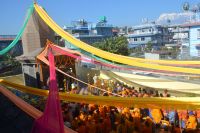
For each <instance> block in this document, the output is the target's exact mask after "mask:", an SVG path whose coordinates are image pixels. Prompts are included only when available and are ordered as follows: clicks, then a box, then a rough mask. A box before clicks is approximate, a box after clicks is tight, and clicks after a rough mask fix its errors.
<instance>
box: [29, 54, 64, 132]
mask: <svg viewBox="0 0 200 133" xmlns="http://www.w3.org/2000/svg"><path fill="white" fill-rule="evenodd" d="M48 59H49V71H50V84H49V88H50V90H49V95H48V99H47V103H46V106H45V110H44V113H43V115H42V116H41V117H40V118H39V119H37V120H36V121H35V123H34V126H33V130H32V133H64V122H63V117H62V112H61V106H60V99H59V95H58V87H57V81H56V70H55V65H54V55H53V54H52V51H51V50H49V55H48Z"/></svg>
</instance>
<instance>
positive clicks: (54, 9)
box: [0, 0, 200, 34]
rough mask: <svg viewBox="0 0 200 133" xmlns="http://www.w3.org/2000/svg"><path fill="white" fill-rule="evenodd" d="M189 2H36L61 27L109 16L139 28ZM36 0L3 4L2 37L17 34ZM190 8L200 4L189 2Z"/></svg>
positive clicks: (6, 0) (0, 8)
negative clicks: (145, 22) (139, 25)
mask: <svg viewBox="0 0 200 133" xmlns="http://www.w3.org/2000/svg"><path fill="white" fill-rule="evenodd" d="M185 1H186V0H37V2H38V3H39V4H40V5H41V6H43V7H44V8H45V9H46V11H47V12H48V14H49V15H50V16H51V17H52V18H53V19H54V20H55V21H56V22H57V23H58V24H59V25H60V26H63V25H66V24H69V23H70V22H71V21H72V20H78V19H80V18H84V19H86V20H88V21H89V22H97V20H98V18H99V17H100V16H107V19H108V22H109V23H110V24H113V25H114V26H125V25H128V26H131V25H135V24H139V23H140V22H141V20H142V18H148V19H149V20H155V19H157V18H158V17H159V15H160V14H161V13H171V12H182V8H181V6H182V4H183V3H184V2H185ZM32 2H33V0H1V4H0V34H17V33H18V31H19V30H20V28H21V26H22V24H23V21H24V18H25V14H26V11H27V9H28V7H29V6H30V5H31V3H32ZM187 2H189V3H190V4H191V5H192V4H195V3H198V2H200V1H199V0H187Z"/></svg>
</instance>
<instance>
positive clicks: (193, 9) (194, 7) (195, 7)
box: [192, 5, 199, 13]
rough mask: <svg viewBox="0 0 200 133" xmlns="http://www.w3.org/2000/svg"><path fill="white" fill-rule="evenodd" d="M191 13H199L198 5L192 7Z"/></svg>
mask: <svg viewBox="0 0 200 133" xmlns="http://www.w3.org/2000/svg"><path fill="white" fill-rule="evenodd" d="M192 12H194V13H197V12H199V5H194V6H193V7H192Z"/></svg>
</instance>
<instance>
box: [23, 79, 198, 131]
mask: <svg viewBox="0 0 200 133" xmlns="http://www.w3.org/2000/svg"><path fill="white" fill-rule="evenodd" d="M93 85H94V86H97V87H99V88H102V89H104V91H100V90H98V89H97V88H93V87H91V86H87V87H82V88H80V87H78V85H77V84H76V83H74V84H72V85H71V88H70V89H68V92H67V93H76V94H84V95H101V96H116V95H114V94H117V95H118V96H122V97H170V94H169V92H168V90H164V91H163V92H160V93H159V92H158V91H157V90H152V89H149V88H134V87H129V86H127V85H124V84H122V83H120V82H115V81H112V80H107V81H105V80H99V79H96V81H94V82H93ZM31 97H32V98H31ZM23 99H25V100H26V101H29V102H30V103H31V104H32V105H34V106H35V107H37V108H38V109H40V110H42V111H43V109H44V106H45V100H46V99H45V98H42V97H35V96H31V95H28V96H27V95H23ZM61 106H62V113H63V120H64V123H65V125H66V126H67V127H69V128H72V129H73V130H75V131H77V132H78V133H181V132H194V133H197V132H200V131H199V124H200V111H198V110H196V111H191V110H169V109H147V108H134V107H132V108H122V107H114V106H102V105H95V104H83V103H72V102H66V101H62V102H61Z"/></svg>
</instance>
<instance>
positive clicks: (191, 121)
mask: <svg viewBox="0 0 200 133" xmlns="http://www.w3.org/2000/svg"><path fill="white" fill-rule="evenodd" d="M186 127H187V128H190V129H196V128H197V119H196V117H195V116H194V115H190V116H189V119H188V121H187V125H186Z"/></svg>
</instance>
